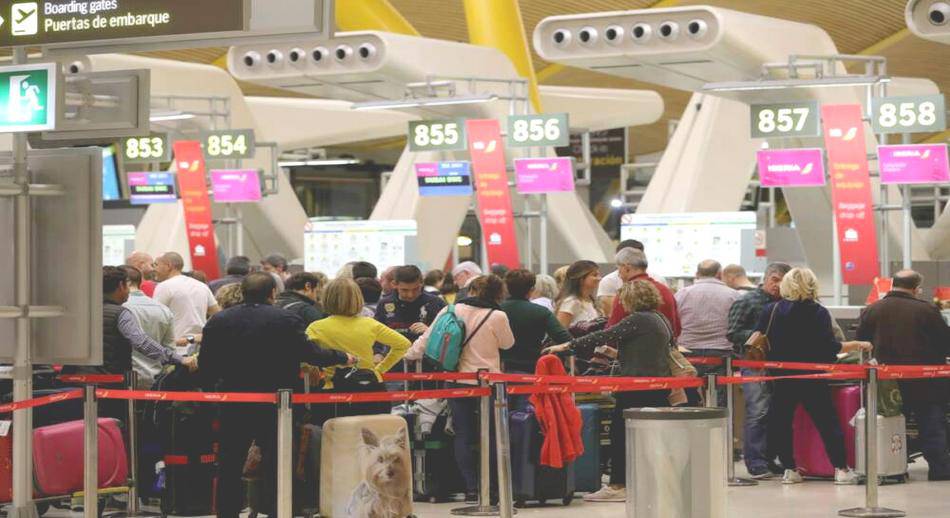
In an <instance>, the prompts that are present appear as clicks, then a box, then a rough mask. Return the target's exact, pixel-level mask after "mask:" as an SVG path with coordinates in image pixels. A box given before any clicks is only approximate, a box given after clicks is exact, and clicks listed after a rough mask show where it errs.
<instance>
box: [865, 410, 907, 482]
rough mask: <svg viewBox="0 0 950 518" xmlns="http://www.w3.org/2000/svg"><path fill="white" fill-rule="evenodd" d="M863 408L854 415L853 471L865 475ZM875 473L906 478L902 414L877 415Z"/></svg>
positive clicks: (905, 451) (905, 440) (904, 425)
mask: <svg viewBox="0 0 950 518" xmlns="http://www.w3.org/2000/svg"><path fill="white" fill-rule="evenodd" d="M864 415H865V414H864V410H863V409H862V410H860V411H858V413H857V414H856V415H855V416H854V425H855V434H854V435H855V441H854V447H855V449H856V450H857V451H856V452H855V464H857V466H855V471H856V472H857V473H858V474H860V475H865V476H866V475H867V468H866V467H865V462H864V444H865V438H864V435H865V433H864V419H865V417H864ZM877 474H878V476H879V477H887V478H897V479H902V480H906V477H907V427H906V424H905V421H904V416H903V415H897V416H894V417H883V416H880V415H879V416H877Z"/></svg>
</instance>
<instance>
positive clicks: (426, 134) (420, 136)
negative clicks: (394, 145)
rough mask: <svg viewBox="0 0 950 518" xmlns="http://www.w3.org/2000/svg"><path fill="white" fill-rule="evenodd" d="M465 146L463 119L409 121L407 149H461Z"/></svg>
mask: <svg viewBox="0 0 950 518" xmlns="http://www.w3.org/2000/svg"><path fill="white" fill-rule="evenodd" d="M466 148H468V142H467V141H466V139H465V119H446V120H430V121H413V122H410V123H409V151H463V150H465V149H466Z"/></svg>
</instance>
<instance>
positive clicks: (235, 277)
mask: <svg viewBox="0 0 950 518" xmlns="http://www.w3.org/2000/svg"><path fill="white" fill-rule="evenodd" d="M224 273H225V276H224V277H221V278H220V279H215V280H213V281H211V282H209V283H208V287H209V288H211V293H214V294H215V295H217V293H218V290H220V289H221V288H223V287H225V286H227V285H228V284H240V283H241V281H243V280H244V277H245V276H246V275H247V274H249V273H251V260H250V259H249V258H248V257H247V256H244V255H236V256H234V257H232V258H230V259H228V262H227V263H225V265H224Z"/></svg>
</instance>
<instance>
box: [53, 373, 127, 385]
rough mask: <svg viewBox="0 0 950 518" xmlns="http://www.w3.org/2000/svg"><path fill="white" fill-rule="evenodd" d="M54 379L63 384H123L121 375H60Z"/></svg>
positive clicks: (123, 380)
mask: <svg viewBox="0 0 950 518" xmlns="http://www.w3.org/2000/svg"><path fill="white" fill-rule="evenodd" d="M56 379H57V380H59V381H62V382H63V383H93V384H109V383H125V376H123V375H121V374H62V375H60V376H57V377H56Z"/></svg>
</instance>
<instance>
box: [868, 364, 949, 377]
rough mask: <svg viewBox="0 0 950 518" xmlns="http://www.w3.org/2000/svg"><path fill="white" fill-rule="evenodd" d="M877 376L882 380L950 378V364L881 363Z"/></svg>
mask: <svg viewBox="0 0 950 518" xmlns="http://www.w3.org/2000/svg"><path fill="white" fill-rule="evenodd" d="M877 377H878V378H879V379H883V380H901V379H903V380H911V379H928V378H950V366H940V367H937V366H933V365H890V366H888V365H882V366H881V367H880V368H878V371H877Z"/></svg>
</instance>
